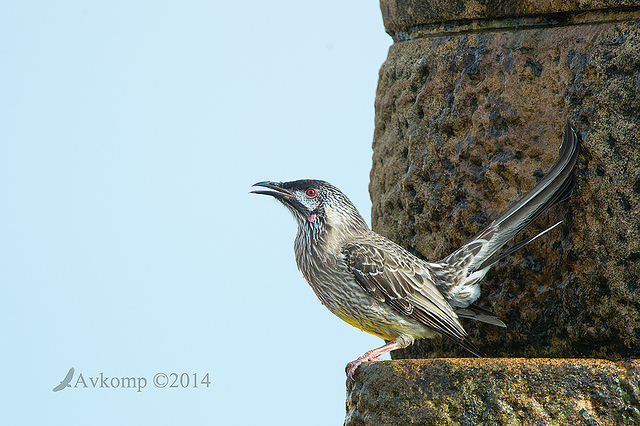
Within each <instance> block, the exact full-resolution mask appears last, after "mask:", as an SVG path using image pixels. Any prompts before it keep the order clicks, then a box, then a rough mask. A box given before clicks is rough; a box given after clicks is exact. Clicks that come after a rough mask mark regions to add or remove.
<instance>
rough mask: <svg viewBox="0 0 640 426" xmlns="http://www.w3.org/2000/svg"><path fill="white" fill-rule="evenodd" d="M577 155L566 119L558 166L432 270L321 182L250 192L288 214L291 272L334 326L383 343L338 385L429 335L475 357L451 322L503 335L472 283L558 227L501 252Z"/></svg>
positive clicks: (350, 367) (564, 192) (548, 200)
mask: <svg viewBox="0 0 640 426" xmlns="http://www.w3.org/2000/svg"><path fill="white" fill-rule="evenodd" d="M579 152H580V139H579V138H578V136H577V134H576V132H575V130H574V129H573V127H572V125H571V123H570V122H569V121H568V120H567V123H566V126H565V130H564V136H563V140H562V144H561V146H560V149H559V155H558V160H557V161H556V163H554V164H553V166H552V167H551V168H550V170H549V172H548V173H547V174H546V175H545V176H544V177H543V178H542V179H541V180H540V181H539V182H538V183H537V184H536V185H535V186H534V187H533V189H531V190H530V191H529V192H528V193H526V194H525V195H524V197H522V198H521V199H520V200H519V201H517V202H516V203H515V204H514V205H513V206H511V207H510V208H509V209H508V210H507V211H506V212H505V213H503V214H502V215H501V216H500V217H498V218H497V219H495V220H494V221H493V222H491V224H489V226H487V227H486V228H485V229H483V230H482V231H480V233H478V234H477V235H476V236H475V237H474V238H472V239H471V240H470V241H469V242H467V243H466V244H464V245H463V246H462V247H460V248H459V249H457V250H456V251H454V252H453V253H451V254H450V255H448V256H447V257H445V258H444V259H442V260H440V261H437V262H428V261H426V260H422V259H420V258H418V257H417V256H415V255H414V254H412V253H410V252H409V251H407V250H406V249H404V248H403V247H401V246H400V245H398V244H396V243H395V242H393V241H391V240H389V239H388V238H386V237H384V236H382V235H379V234H377V233H376V232H374V231H372V230H371V229H369V227H368V226H367V224H366V222H365V220H364V219H363V218H362V215H361V214H360V213H359V212H358V210H357V209H356V207H355V206H354V205H353V204H352V203H351V201H350V200H349V199H348V198H347V197H346V196H345V195H344V194H343V193H342V191H340V190H339V189H338V188H336V187H335V186H333V185H331V184H330V183H328V182H325V181H322V180H314V179H302V180H295V181H289V182H274V181H262V182H258V183H256V184H254V185H253V186H254V187H259V189H256V190H253V191H251V192H252V193H255V194H261V195H269V196H271V197H273V198H275V199H276V200H278V201H279V202H281V203H282V204H283V205H284V206H285V207H287V208H288V210H290V212H291V213H292V214H293V217H294V218H295V219H296V221H297V225H298V232H297V234H296V237H295V241H294V252H295V259H296V264H297V266H298V269H300V271H301V272H302V275H303V276H304V278H305V279H306V281H307V282H308V283H309V285H310V286H311V288H312V289H313V291H314V292H315V294H316V296H317V297H318V299H320V302H321V303H322V304H323V305H324V306H325V307H326V308H328V309H329V311H331V312H332V313H333V314H335V315H336V316H338V317H339V318H340V319H342V320H343V321H345V322H347V323H348V324H350V325H352V326H354V327H357V328H359V329H361V330H363V331H366V332H368V333H370V334H373V335H375V336H378V337H380V338H382V339H383V340H384V341H385V344H384V345H383V346H381V347H379V348H376V349H373V350H370V351H368V352H366V353H365V354H364V355H362V356H360V357H359V358H357V359H356V360H354V361H352V362H350V363H348V364H347V366H346V368H345V371H346V375H347V378H348V380H353V377H354V373H355V371H356V369H357V368H358V366H359V365H360V364H362V363H363V362H375V361H380V360H381V359H380V355H382V354H384V353H386V352H389V351H393V350H396V349H402V348H405V347H407V346H409V345H411V344H412V343H413V342H414V341H415V340H416V339H424V338H431V337H433V336H435V335H437V334H440V335H444V336H446V337H448V338H449V339H451V340H453V341H454V342H456V343H458V344H459V345H461V346H462V347H464V348H465V349H466V350H468V351H469V352H470V353H471V354H473V355H474V356H477V357H480V356H482V355H481V352H480V350H479V349H478V347H477V346H476V345H475V344H474V343H473V342H472V341H471V339H470V337H469V335H468V334H467V332H466V331H465V329H464V328H463V326H462V324H461V322H460V318H468V319H474V320H478V321H483V322H487V323H490V324H494V325H497V326H500V327H505V324H504V323H503V322H502V321H501V320H500V319H499V318H498V317H497V316H496V315H495V314H493V313H492V312H490V311H488V310H485V309H483V308H480V307H479V306H476V305H475V304H474V302H475V301H476V300H477V299H478V298H479V296H480V281H481V280H482V278H483V277H484V276H485V275H486V273H487V271H488V270H489V268H490V267H491V266H492V265H493V264H495V263H496V262H498V261H500V260H502V259H503V258H505V257H506V256H508V255H510V254H511V253H513V252H514V251H515V250H517V249H519V248H520V247H522V246H524V245H525V244H528V243H530V242H531V241H533V240H535V239H536V238H538V237H540V236H541V235H543V234H545V233H546V232H548V231H550V230H551V229H553V228H555V227H556V226H558V225H559V224H560V223H561V221H560V222H558V223H556V224H555V225H553V226H551V227H549V228H547V229H546V230H544V231H542V232H541V233H539V234H537V235H535V236H534V237H531V238H528V239H525V240H523V241H521V242H519V243H517V244H515V245H514V246H512V247H511V248H508V249H503V247H504V246H505V244H506V243H507V242H509V241H510V240H511V239H512V238H513V237H514V236H515V235H516V234H517V233H519V232H520V231H521V230H522V229H524V228H525V227H526V226H527V225H529V224H530V223H531V222H532V221H533V220H534V219H536V218H537V217H538V216H540V215H541V214H542V213H544V212H545V211H547V210H548V209H549V208H550V207H551V206H553V205H555V204H557V203H560V202H561V201H564V200H566V199H567V198H569V197H570V196H571V194H572V192H573V190H574V187H575V177H574V174H573V169H574V166H575V164H576V162H577V158H578V154H579Z"/></svg>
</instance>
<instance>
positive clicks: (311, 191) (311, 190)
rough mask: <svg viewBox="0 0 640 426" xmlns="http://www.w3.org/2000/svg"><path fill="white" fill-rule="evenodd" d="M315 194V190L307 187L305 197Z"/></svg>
mask: <svg viewBox="0 0 640 426" xmlns="http://www.w3.org/2000/svg"><path fill="white" fill-rule="evenodd" d="M315 196H316V190H315V189H313V188H309V189H307V197H309V198H313V197H315Z"/></svg>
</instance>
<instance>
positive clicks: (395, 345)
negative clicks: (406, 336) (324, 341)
mask: <svg viewBox="0 0 640 426" xmlns="http://www.w3.org/2000/svg"><path fill="white" fill-rule="evenodd" d="M403 347H405V346H403V345H402V344H401V343H399V342H397V341H395V340H393V341H391V342H389V343H387V344H386V345H384V346H380V347H379V348H377V349H372V350H370V351H369V352H367V353H365V354H364V355H362V356H361V357H360V358H358V359H356V360H355V361H351V362H350V363H349V364H347V367H346V368H345V371H346V373H347V377H348V378H349V380H353V374H354V373H355V372H356V369H357V368H358V367H359V366H360V364H362V363H363V362H375V361H382V360H381V359H380V358H378V357H379V356H380V355H382V354H384V353H387V352H391V351H393V350H396V349H402V348H403Z"/></svg>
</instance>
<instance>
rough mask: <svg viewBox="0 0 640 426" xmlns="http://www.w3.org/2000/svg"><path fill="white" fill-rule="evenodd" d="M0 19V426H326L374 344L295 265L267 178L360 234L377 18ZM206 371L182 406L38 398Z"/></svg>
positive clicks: (132, 10) (346, 14)
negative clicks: (356, 217)
mask: <svg viewBox="0 0 640 426" xmlns="http://www.w3.org/2000/svg"><path fill="white" fill-rule="evenodd" d="M2 9H3V11H2V13H1V14H0V58H2V59H1V61H0V129H1V130H0V135H1V136H0V137H1V143H0V195H1V197H2V208H1V209H0V238H1V243H0V284H1V286H2V287H1V288H2V296H1V297H0V322H1V324H2V325H1V326H0V338H1V341H2V347H3V350H2V355H0V359H2V362H1V363H0V374H1V376H2V380H3V388H4V391H3V392H2V397H1V398H0V412H1V413H2V418H3V422H4V423H6V424H12V425H32V424H95V425H100V424H104V425H112V424H159V425H161V424H220V425H223V424H224V425H226V424H237V425H249V424H251V425H253V424H266V425H285V424H306V425H328V424H341V423H342V421H343V419H344V400H345V376H344V366H345V364H346V363H347V362H349V361H351V360H353V359H355V358H356V357H358V356H359V355H361V354H362V353H364V352H365V351H366V350H369V349H372V348H374V347H376V346H379V345H380V344H381V343H382V341H381V340H379V339H377V338H375V337H373V336H369V335H367V334H365V333H362V332H360V331H358V330H356V329H354V328H352V327H350V326H349V325H347V324H344V323H342V322H341V321H340V320H338V319H337V318H335V317H333V316H332V315H331V314H330V313H329V312H328V311H326V309H325V308H324V307H322V306H321V305H320V303H319V302H318V301H317V300H316V298H315V296H314V294H313V292H312V291H311V289H310V288H309V287H308V285H307V283H306V282H305V281H304V279H303V278H302V276H301V275H300V273H299V272H298V271H297V269H296V267H295V261H294V257H293V238H294V236H295V222H294V220H293V219H292V218H291V217H290V214H289V213H288V211H287V210H286V209H284V208H283V207H282V206H281V205H279V204H278V203H277V202H275V201H274V200H271V199H269V198H267V197H260V196H256V195H251V194H249V191H250V190H251V185H252V184H253V183H255V182H257V181H261V180H293V179H299V178H319V179H325V180H328V181H330V182H332V183H333V184H335V185H337V186H338V187H340V188H341V189H342V190H343V191H344V192H345V193H346V194H347V195H348V196H349V197H350V198H351V200H352V201H353V202H354V203H355V204H356V205H357V206H358V207H359V209H360V211H361V212H362V213H363V215H364V217H365V218H366V219H367V221H369V218H370V208H371V203H370V201H369V194H368V190H367V185H368V182H369V170H370V166H371V139H372V135H373V127H374V122H373V118H374V97H375V88H376V83H377V77H378V69H379V67H380V65H381V64H382V62H383V61H384V59H385V56H386V53H387V49H388V47H389V45H390V44H391V39H390V37H389V36H387V35H386V34H385V33H384V28H383V25H382V19H381V16H380V10H379V6H378V2H375V1H360V0H358V1H348V2H344V1H335V0H330V1H323V2H308V1H299V0H297V1H270V2H264V1H234V2H217V1H214V2H205V1H186V2H178V1H164V2H142V1H134V2H131V1H126V2H125V1H60V2H49V1H40V2H37V1H21V2H10V3H7V4H4V5H3V8H2ZM70 367H74V368H75V370H76V374H75V376H74V378H73V380H72V384H76V382H77V378H78V375H79V374H80V373H82V374H83V377H84V378H85V380H86V381H87V384H88V385H89V386H91V384H90V382H89V377H94V378H95V377H96V376H99V375H100V373H103V375H104V376H107V377H109V378H111V377H145V378H146V379H148V380H149V381H151V380H152V378H153V376H154V375H155V374H156V373H166V374H170V373H172V372H175V373H188V374H189V376H190V378H192V377H193V374H194V373H195V374H197V375H198V377H202V376H203V375H204V374H206V373H209V377H210V381H211V384H210V386H209V387H208V388H206V387H203V386H200V387H199V388H198V389H193V388H192V387H191V386H190V387H189V388H188V389H182V388H178V389H169V388H164V389H158V388H155V387H154V386H153V384H152V383H149V384H148V385H147V387H146V388H145V389H143V390H142V392H136V391H135V390H132V389H104V388H103V389H92V388H89V389H83V388H81V387H78V388H67V389H65V390H63V391H61V392H56V393H54V392H53V391H52V389H53V387H54V386H56V385H57V384H58V382H59V381H60V380H62V378H63V377H64V376H65V374H66V373H67V371H68V370H69V368H70Z"/></svg>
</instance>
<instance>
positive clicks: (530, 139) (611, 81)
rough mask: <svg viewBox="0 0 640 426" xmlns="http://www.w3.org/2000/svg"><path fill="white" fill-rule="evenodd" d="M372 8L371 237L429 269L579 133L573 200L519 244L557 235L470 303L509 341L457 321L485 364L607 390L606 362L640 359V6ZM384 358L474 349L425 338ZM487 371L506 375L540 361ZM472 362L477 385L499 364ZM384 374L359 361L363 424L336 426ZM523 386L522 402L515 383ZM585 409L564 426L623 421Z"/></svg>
mask: <svg viewBox="0 0 640 426" xmlns="http://www.w3.org/2000/svg"><path fill="white" fill-rule="evenodd" d="M381 9H382V14H383V18H384V23H385V28H386V31H387V32H388V33H389V34H390V35H391V36H392V37H393V40H394V44H393V45H392V46H391V48H390V49H389V55H388V58H387V60H386V62H385V63H384V64H383V66H382V68H381V70H380V79H379V83H378V91H377V97H376V123H375V125H376V128H375V134H374V142H373V149H374V154H373V168H372V170H371V184H370V192H371V198H372V200H373V208H372V222H373V228H374V229H375V230H376V231H377V232H379V233H381V234H383V235H385V236H387V237H389V238H391V239H392V240H394V241H396V242H398V243H399V244H401V245H402V246H404V247H406V248H408V249H409V250H410V251H412V252H413V253H415V254H416V255H418V256H420V257H422V258H425V259H428V260H432V261H437V260H439V259H442V258H443V257H445V256H446V255H448V254H449V253H451V252H452V251H453V250H455V249H456V248H458V247H459V246H460V245H462V244H463V243H465V242H466V241H468V240H469V239H470V238H471V237H473V236H474V235H475V234H476V233H477V232H478V231H480V230H481V229H482V228H484V227H485V226H486V225H488V224H489V223H490V222H491V221H492V220H493V219H494V218H496V217H497V216H498V215H499V214H500V213H502V212H504V211H505V210H506V209H507V208H508V207H509V206H510V205H511V204H512V203H513V202H515V201H517V200H518V199H519V198H520V197H521V196H522V195H524V194H525V193H526V192H527V191H528V190H529V189H531V188H532V187H533V186H534V185H535V183H536V181H537V180H539V179H540V178H541V177H542V176H543V175H544V174H545V173H546V172H547V171H548V169H549V167H550V165H551V164H552V163H553V162H554V161H555V159H556V157H557V154H558V148H559V146H560V142H561V139H562V131H563V128H564V123H565V120H566V119H567V118H568V119H569V120H570V121H571V122H572V123H573V124H574V126H575V127H576V129H577V130H578V132H579V133H580V134H581V135H582V137H583V151H582V154H581V157H580V159H579V161H578V164H577V166H576V178H577V187H576V190H575V192H574V195H573V197H572V198H571V200H569V201H568V202H565V203H563V204H561V205H559V206H558V207H555V208H553V209H552V210H551V211H550V212H549V213H548V214H546V215H545V216H544V217H542V218H540V219H538V220H537V221H536V222H534V223H533V224H532V225H531V226H530V227H529V230H528V231H525V233H524V235H523V237H524V236H526V235H531V234H533V233H537V232H539V231H541V230H543V229H544V228H545V227H548V226H550V225H552V224H553V223H555V222H557V221H560V220H562V221H563V223H562V224H561V225H560V226H559V227H558V228H556V229H554V230H553V231H551V232H550V233H549V234H547V235H545V236H544V237H542V238H540V239H539V240H536V241H535V242H533V243H531V244H529V245H528V246H526V247H525V248H523V249H520V250H519V251H518V252H516V253H515V254H513V255H511V256H509V257H508V258H507V259H505V260H504V261H502V262H501V263H500V264H499V265H496V266H494V267H493V268H492V270H491V271H490V272H489V274H488V275H487V277H486V278H485V280H484V282H483V284H482V286H481V289H482V296H481V298H480V299H479V303H478V304H479V305H480V306H482V307H484V308H486V309H489V310H491V311H493V312H495V313H496V314H497V316H498V317H499V318H500V319H502V320H503V321H504V322H505V323H506V324H507V328H506V329H502V328H497V327H494V326H491V325H486V324H481V323H477V322H472V321H466V322H464V326H465V328H466V329H467V331H468V332H469V334H470V335H471V337H472V340H473V341H474V342H475V343H476V345H478V346H479V347H480V349H481V350H482V351H483V353H484V354H485V355H486V356H487V357H527V358H587V359H589V360H583V361H580V363H579V364H575V363H572V362H571V361H569V360H568V361H567V362H566V363H562V364H560V365H564V366H566V367H567V371H575V369H576V368H578V367H579V366H582V365H584V363H589V362H593V368H594V369H595V370H590V369H584V370H581V371H585V374H591V371H596V370H597V371H598V373H597V374H596V375H598V374H607V373H606V371H610V372H611V371H615V372H616V373H611V375H610V376H609V378H610V380H612V381H613V382H616V383H619V379H617V378H616V377H618V376H616V374H619V370H618V369H619V368H621V367H620V366H619V364H614V363H612V362H608V361H603V360H602V359H604V360H612V361H613V360H618V359H621V358H639V357H640V278H639V277H640V0H629V1H613V0H611V1H607V0H584V1H581V2H560V1H555V0H548V1H536V0H522V1H514V2H502V1H481V0H461V1H456V2H452V1H425V0H381ZM392 356H393V357H394V359H397V358H424V357H434V356H436V357H468V356H469V354H468V353H466V351H465V350H464V349H462V348H459V347H457V346H456V345H455V344H452V343H450V342H448V341H446V340H443V339H434V340H431V341H430V340H424V341H420V342H418V343H417V344H415V345H413V346H412V347H409V348H407V349H406V350H404V351H396V352H394V353H393V354H392ZM495 361H497V360H495ZM500 361H501V362H507V365H509V368H511V369H514V370H513V371H515V370H517V369H518V368H526V369H529V370H530V369H531V366H532V365H535V363H536V362H538V363H539V364H540V365H543V364H544V363H545V362H547V361H545V362H543V361H541V360H539V359H538V360H537V361H536V360H529V361H526V362H525V361H523V360H522V359H511V360H509V359H507V360H500ZM431 362H437V361H431ZM442 362H445V360H442ZM446 362H452V360H446ZM460 362H463V361H462V360H461V361H460ZM464 362H465V363H466V364H464V365H465V366H468V365H474V364H473V363H474V362H472V363H471V364H468V361H464ZM475 362H476V363H477V365H478V367H477V368H474V369H473V374H474V375H476V376H479V377H482V376H483V375H485V374H486V375H488V376H491V375H492V374H494V372H495V369H496V368H498V369H499V370H500V368H502V367H496V366H495V365H493V364H485V363H482V362H480V361H475ZM522 363H524V364H522ZM531 363H534V364H531ZM398 365H400V366H402V365H406V366H407V368H409V365H412V364H408V363H407V364H403V363H401V362H400V363H399V364H398ZM500 365H501V366H502V365H503V364H500ZM545 365H546V364H545ZM554 365H555V364H554ZM605 365H606V368H605V367H603V366H605ZM634 365H636V364H634ZM394 368H397V367H394ZM455 368H462V367H461V366H455ZM388 369H389V367H388V365H385V364H380V365H377V364H370V365H367V366H366V367H365V368H362V369H361V370H362V371H367V374H366V376H365V375H364V374H357V375H356V379H357V381H356V384H355V385H353V386H351V387H350V389H349V398H348V413H347V420H348V422H347V423H348V424H361V423H358V422H351V423H350V422H349V419H355V418H356V417H354V416H353V415H352V414H354V413H361V411H358V410H359V409H358V401H359V399H358V398H359V395H361V394H360V393H359V392H360V391H361V390H362V389H363V388H361V387H359V386H364V388H366V387H367V383H364V384H363V383H362V382H359V381H362V380H374V379H373V378H374V377H376V375H375V372H376V371H377V370H380V376H379V377H378V379H379V380H383V382H382V383H384V380H385V377H386V378H389V377H391V376H389V374H387V373H386V372H387V371H388ZM359 371H360V370H359ZM412 371H416V370H415V369H414V370H412ZM428 371H429V374H435V373H434V371H436V372H437V371H445V370H443V369H437V368H435V369H430V370H428ZM625 371H631V373H629V376H628V377H630V379H629V383H632V385H629V386H630V387H625V389H627V392H631V393H630V394H629V395H635V396H633V397H631V398H630V399H627V400H625V401H626V402H625V404H626V403H628V404H629V405H628V407H627V408H625V409H628V410H627V411H625V412H626V413H627V414H629V413H636V415H637V414H638V413H640V412H638V408H640V403H639V394H638V387H637V383H638V378H639V377H640V376H639V375H638V374H637V371H638V370H637V368H636V367H634V368H631V369H629V370H625ZM536 374H537V375H539V374H543V375H545V377H547V376H548V379H549V380H555V381H556V382H557V381H558V380H559V379H561V377H562V375H563V374H565V373H563V372H562V370H561V369H559V367H558V368H556V367H554V368H553V369H550V370H549V369H543V368H542V367H541V368H540V369H536ZM536 377H538V376H536ZM594 377H595V376H594ZM505 378H506V379H505V380H507V379H508V375H507V376H505ZM394 380H395V379H394ZM415 380H425V378H424V377H419V376H416V377H415ZM429 380H436V379H435V378H433V377H430V378H429ZM443 380H446V377H444V378H443ZM613 382H611V383H613ZM518 383H520V382H518ZM554 383H555V382H554ZM369 385H371V383H369ZM389 385H390V386H392V385H393V383H389ZM376 386H382V384H381V383H378V384H377V385H376ZM383 387H384V386H383ZM454 389H455V388H454ZM519 391H520V392H523V395H526V394H527V389H526V386H525V388H522V389H520V390H519ZM478 392H480V393H482V392H481V391H480V390H478ZM569 393H570V392H569ZM596 393H597V392H596ZM483 394H484V395H488V394H487V393H486V392H484V393H483ZM474 398H476V399H477V396H474V397H473V398H471V399H470V400H468V401H466V404H471V405H467V408H468V407H471V406H473V405H474V404H475V403H474V402H473V401H474V400H475V399H474ZM496 398H497V399H495V400H494V401H493V404H498V405H499V404H500V403H501V402H500V401H501V400H500V398H499V397H496ZM529 400H531V398H529ZM533 400H536V401H538V402H537V404H538V405H539V406H540V407H539V409H540V410H542V412H543V413H546V414H548V415H549V416H550V417H549V419H551V420H550V423H548V424H563V423H562V422H560V423H557V422H556V423H554V421H553V418H554V417H553V412H554V411H553V409H552V407H550V406H548V405H545V403H544V402H540V401H539V399H535V398H534V399H533ZM503 402H504V401H503ZM398 403H399V404H400V403H403V404H407V401H401V400H398ZM416 403H417V402H416ZM420 403H422V402H420ZM483 403H484V404H489V405H490V404H491V403H492V402H491V401H483ZM590 403H592V405H591V406H593V407H595V406H597V405H598V404H596V403H595V402H594V401H593V400H590ZM612 403H613V402H612ZM409 404H410V403H409ZM570 404H572V407H578V406H579V404H578V405H576V404H577V402H576V401H575V400H573V401H570ZM634 404H635V405H634ZM427 405H428V404H427ZM432 405H433V404H432ZM463 405H464V404H463ZM507 406H509V404H507ZM511 407H512V409H513V406H511ZM494 408H495V407H494ZM582 408H583V409H584V410H586V411H584V412H583V414H584V415H579V414H578V413H579V412H580V410H578V411H575V413H574V414H575V415H574V417H567V418H571V419H574V420H575V421H576V422H578V421H583V422H587V423H577V424H598V423H597V422H600V421H602V422H604V423H601V424H618V423H615V421H613V422H611V421H610V417H599V415H598V412H592V411H590V408H589V407H588V406H582ZM582 408H581V409H582ZM532 409H534V408H532ZM535 409H537V408H535ZM434 410H436V411H434V413H435V412H437V407H435V408H434ZM634 410H635V411H634ZM585 413H586V414H585ZM587 415H588V416H592V417H590V418H592V419H593V422H596V423H589V422H590V421H591V420H589V418H588V416H587ZM629 415H631V414H629ZM584 416H587V417H584ZM481 417H482V416H480V418H481ZM522 418H526V416H524V417H522ZM624 418H625V419H627V418H631V417H624ZM584 419H587V420H584ZM598 419H600V420H598ZM608 419H609V420H608ZM619 419H622V417H619ZM634 419H635V420H633V421H636V422H638V423H640V416H639V417H635V418H634ZM633 421H632V423H633ZM481 423H482V421H478V423H477V424H481ZM632 423H629V424H632ZM362 424H365V423H362ZM427 424H431V423H427ZM433 424H436V423H433ZM437 424H463V423H456V422H454V421H452V422H449V423H447V422H446V421H444V420H443V421H441V422H439V423H437ZM468 424H475V423H473V422H472V423H468ZM495 424H501V423H499V422H498V423H495ZM504 424H507V423H504ZM509 424H529V423H527V422H523V423H518V422H516V423H509ZM543 424H545V423H543Z"/></svg>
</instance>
